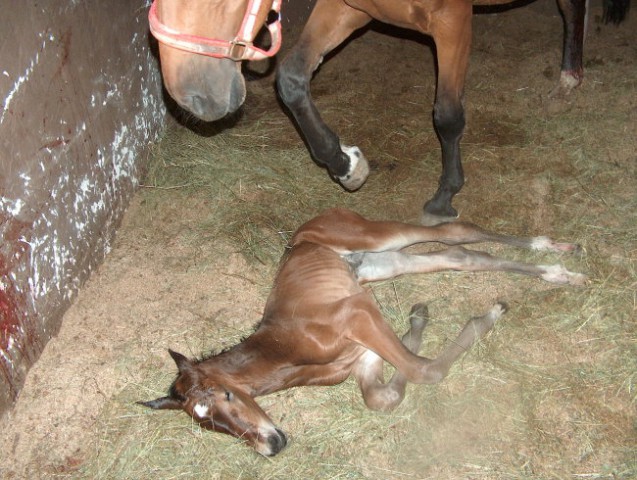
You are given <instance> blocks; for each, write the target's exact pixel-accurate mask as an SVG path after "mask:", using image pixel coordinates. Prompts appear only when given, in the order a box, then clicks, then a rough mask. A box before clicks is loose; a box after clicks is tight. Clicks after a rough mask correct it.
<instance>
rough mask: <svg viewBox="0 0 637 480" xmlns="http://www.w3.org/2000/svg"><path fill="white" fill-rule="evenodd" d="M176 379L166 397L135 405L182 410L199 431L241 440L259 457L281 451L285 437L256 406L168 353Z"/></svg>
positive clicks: (228, 383) (233, 388) (226, 383)
mask: <svg viewBox="0 0 637 480" xmlns="http://www.w3.org/2000/svg"><path fill="white" fill-rule="evenodd" d="M169 352H170V356H171V357H172V358H173V360H175V363H176V364H177V368H178V369H179V375H178V377H177V380H175V383H174V384H173V386H172V387H171V389H170V395H169V396H167V397H161V398H157V399H155V400H151V401H149V402H139V403H140V404H142V405H145V406H147V407H150V408H153V409H171V410H184V411H185V412H186V413H188V414H189V415H191V416H192V417H193V418H194V419H195V420H196V421H197V422H198V423H199V424H200V425H201V426H202V427H204V428H207V429H209V430H214V431H216V432H221V433H227V434H229V435H233V436H235V437H238V438H240V439H242V440H245V441H246V442H248V444H250V445H251V446H252V447H254V449H255V450H256V451H257V452H258V453H260V454H261V455H265V456H268V457H271V456H274V455H276V454H277V453H279V452H280V451H281V450H283V448H284V447H285V445H286V443H287V437H286V436H285V433H283V432H282V431H281V430H279V429H278V428H276V427H275V426H274V424H273V423H272V421H271V420H270V418H269V417H268V416H267V414H266V413H265V412H264V411H263V410H262V409H261V407H259V405H258V404H257V402H255V401H254V399H253V398H252V397H251V396H250V395H248V394H247V393H246V392H245V391H244V390H242V389H241V388H237V387H236V386H233V385H231V381H229V380H227V379H225V380H222V381H217V380H215V379H214V378H211V376H210V375H209V374H208V375H206V374H204V373H203V371H202V368H201V367H200V366H199V364H198V363H196V362H192V361H190V360H188V359H187V358H186V357H184V356H183V355H182V354H180V353H177V352H173V351H172V350H169Z"/></svg>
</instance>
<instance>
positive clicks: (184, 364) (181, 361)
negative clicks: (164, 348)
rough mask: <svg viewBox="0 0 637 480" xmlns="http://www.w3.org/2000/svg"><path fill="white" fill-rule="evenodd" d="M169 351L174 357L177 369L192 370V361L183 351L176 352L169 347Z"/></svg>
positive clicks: (180, 370)
mask: <svg viewBox="0 0 637 480" xmlns="http://www.w3.org/2000/svg"><path fill="white" fill-rule="evenodd" d="M168 353H170V356H171V357H173V360H174V361H175V363H176V364H177V370H179V373H183V372H185V371H187V370H190V367H191V366H192V362H191V361H190V360H188V359H187V358H186V357H185V356H184V355H182V354H181V353H178V352H175V351H173V350H171V349H170V348H169V349H168Z"/></svg>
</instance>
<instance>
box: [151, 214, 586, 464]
mask: <svg viewBox="0 0 637 480" xmlns="http://www.w3.org/2000/svg"><path fill="white" fill-rule="evenodd" d="M485 241H491V242H498V243H505V244H509V245H514V246H516V247H523V248H531V249H537V250H550V251H555V252H572V251H575V250H577V248H578V247H577V245H574V244H570V243H555V242H553V241H551V240H550V239H548V238H546V237H534V238H515V237H510V236H505V235H499V234H495V233H490V232H487V231H485V230H482V229H481V228H479V227H476V226H474V225H471V224H467V223H447V224H442V225H438V226H435V227H422V226H415V225H408V224H404V223H399V222H374V221H369V220H366V219H364V218H363V217H361V216H359V215H357V214H355V213H353V212H351V211H348V210H344V209H333V210H329V211H327V212H325V213H323V214H322V215H320V216H318V217H316V218H314V219H312V220H310V221H309V222H307V223H306V224H305V225H303V226H302V227H301V228H299V229H298V230H297V232H296V233H295V234H294V236H293V237H292V239H291V241H290V249H289V250H288V251H287V253H286V255H285V256H284V257H283V260H282V262H281V266H280V268H279V272H278V274H277V276H276V279H275V282H274V287H273V289H272V292H271V293H270V297H269V298H268V302H267V304H266V306H265V311H264V314H263V319H262V321H261V323H260V325H259V327H258V328H257V330H256V331H255V332H254V333H253V334H252V335H251V336H250V337H248V338H247V339H245V340H244V341H243V342H241V343H240V344H239V345H236V346H235V347H233V348H232V349H230V350H228V351H226V352H223V353H221V354H219V355H216V356H213V357H211V358H208V359H205V360H202V361H191V360H188V359H187V358H186V357H184V356H183V355H181V354H179V353H176V352H173V351H170V355H171V356H172V358H173V359H174V360H175V363H176V364H177V368H178V370H179V375H178V377H177V380H176V381H175V383H174V384H173V386H172V387H171V390H170V395H169V396H167V397H162V398H158V399H156V400H152V401H149V402H141V403H142V404H143V405H146V406H148V407H151V408H154V409H177V410H185V411H186V412H187V413H188V414H189V415H191V416H192V417H193V418H194V419H195V420H196V421H198V422H199V423H200V424H201V425H202V426H203V427H206V428H209V429H212V430H216V431H218V432H223V433H228V434H231V435H234V436H236V437H239V438H241V439H244V440H245V441H247V442H248V443H249V444H250V445H252V446H253V447H254V448H255V449H256V451H257V452H259V453H260V454H262V455H267V456H272V455H276V454H277V453H278V452H280V451H281V450H282V449H283V447H285V445H286V443H287V438H286V435H285V434H284V433H283V432H282V431H281V430H279V429H278V428H277V427H276V426H275V425H274V424H273V423H272V421H271V420H270V418H269V417H268V415H267V414H266V413H265V412H264V411H263V410H262V409H261V408H260V407H259V405H258V404H257V403H256V402H255V400H254V398H255V397H258V396H260V395H266V394H268V393H271V392H275V391H277V390H282V389H286V388H290V387H296V386H300V385H334V384H337V383H340V382H342V381H344V380H345V379H346V378H347V377H348V376H350V375H354V376H355V377H356V379H357V380H358V384H359V385H360V389H361V392H362V394H363V398H364V400H365V404H366V405H367V406H368V407H369V408H372V409H378V410H391V409H393V408H395V407H396V406H397V405H398V404H399V403H400V402H401V401H402V399H403V397H404V394H405V385H406V383H407V382H414V383H429V384H431V383H437V382H439V381H440V380H442V379H443V378H444V377H445V376H446V375H447V372H448V371H449V368H450V367H451V365H452V364H453V362H454V361H455V360H456V359H457V358H458V357H459V356H460V355H462V353H463V352H464V351H465V350H467V349H468V348H469V347H470V346H471V345H472V344H473V343H474V342H475V341H476V340H477V339H479V338H480V337H481V336H482V335H484V334H485V333H486V332H488V331H489V330H490V329H491V328H492V327H493V325H494V323H495V321H496V320H497V319H498V318H499V317H500V316H501V315H502V314H503V313H504V311H505V306H504V305H502V304H496V305H494V306H493V307H492V308H491V310H490V311H489V312H488V313H487V314H486V315H484V316H482V317H477V318H472V319H470V320H469V321H468V323H467V324H466V325H465V326H464V328H463V329H462V331H461V332H460V334H459V335H458V338H457V339H456V340H455V341H454V342H453V343H451V344H450V345H449V346H448V347H447V348H446V349H445V350H443V352H442V353H441V354H440V355H439V356H438V357H437V358H435V359H429V358H425V357H421V356H418V350H419V348H420V345H421V341H422V332H423V329H424V327H425V324H426V323H427V307H426V306H425V305H424V304H417V305H415V306H414V307H413V308H412V310H411V314H410V321H411V328H410V330H409V331H408V332H407V333H406V334H405V335H404V336H403V338H402V341H401V340H400V339H399V338H398V337H397V336H396V335H395V334H394V332H393V331H392V329H391V328H390V327H389V325H387V323H385V321H384V320H383V317H382V316H381V313H380V311H379V309H378V306H377V305H376V302H375V301H374V299H373V298H372V295H371V294H370V292H369V291H368V290H367V289H365V288H364V287H362V286H361V284H363V283H366V282H372V281H375V280H383V279H388V278H392V277H396V276H398V275H402V274H405V273H427V272H435V271H440V270H470V271H481V270H503V271H509V272H515V273H521V274H525V275H532V276H537V277H541V278H543V279H544V280H546V281H548V282H553V283H562V284H573V285H581V284H583V283H584V282H585V281H586V277H585V276H584V275H582V274H578V273H572V272H569V271H568V270H566V269H564V268H563V267H561V266H559V265H551V266H542V265H537V266H536V265H529V264H524V263H519V262H512V261H508V260H503V259H499V258H495V257H492V256H491V255H488V254H486V253H482V252H477V251H472V250H466V249H464V248H462V247H458V246H454V247H451V248H448V249H446V250H443V251H440V252H433V253H425V254H419V255H412V254H407V253H403V252H400V251H399V250H400V249H402V248H404V247H407V246H409V245H413V244H416V243H423V242H441V243H444V244H447V245H458V244H467V243H477V242H485ZM383 361H387V362H389V363H391V364H392V365H393V366H394V367H396V372H395V373H394V375H393V376H392V378H391V379H390V380H389V381H388V382H385V381H384V379H383Z"/></svg>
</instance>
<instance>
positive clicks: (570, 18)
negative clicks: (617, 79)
mask: <svg viewBox="0 0 637 480" xmlns="http://www.w3.org/2000/svg"><path fill="white" fill-rule="evenodd" d="M557 3H558V5H559V7H560V11H561V12H562V17H563V20H564V46H563V50H562V68H561V72H560V80H559V83H558V84H557V86H556V87H555V88H554V89H553V90H552V91H551V93H550V94H549V96H550V97H560V96H564V95H568V94H569V93H571V91H572V90H573V89H574V88H576V87H578V86H579V85H580V83H582V79H583V78H584V68H583V66H582V61H583V60H582V58H583V50H584V36H585V34H586V20H587V16H588V15H587V9H588V0H557Z"/></svg>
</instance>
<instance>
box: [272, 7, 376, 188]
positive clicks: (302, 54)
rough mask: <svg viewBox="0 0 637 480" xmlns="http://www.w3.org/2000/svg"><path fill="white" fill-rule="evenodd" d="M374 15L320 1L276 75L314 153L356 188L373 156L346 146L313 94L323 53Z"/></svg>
mask: <svg viewBox="0 0 637 480" xmlns="http://www.w3.org/2000/svg"><path fill="white" fill-rule="evenodd" d="M370 20H371V17H370V16H369V15H367V14H366V13H364V12H361V11H360V10H355V9H353V8H351V7H349V6H348V5H346V4H345V3H343V1H342V0H318V2H317V3H316V6H315V7H314V10H313V11H312V14H311V16H310V18H309V20H308V22H307V24H306V25H305V27H304V29H303V32H302V33H301V37H300V39H299V41H298V42H297V44H296V45H295V46H294V47H293V48H292V50H290V52H289V53H288V55H287V56H286V58H285V59H284V60H283V62H282V63H281V65H280V66H279V68H278V71H277V79H276V83H277V90H278V92H279V96H280V97H281V100H282V101H283V103H284V104H285V105H286V106H287V108H288V109H289V110H290V112H291V113H292V116H293V117H294V119H295V120H296V122H297V125H298V127H299V129H300V130H301V132H302V134H303V137H304V138H305V141H306V143H307V146H308V148H309V150H310V154H311V155H312V158H314V160H315V161H316V162H317V163H318V164H319V165H322V166H324V167H326V168H327V170H328V171H329V173H330V175H331V176H332V178H334V179H335V180H337V181H338V182H339V183H340V184H341V185H342V186H343V187H344V188H345V189H347V190H350V191H353V190H357V189H358V188H360V187H361V186H362V185H363V183H365V180H367V176H368V174H369V166H368V163H367V160H366V159H365V157H364V156H363V154H362V153H361V151H360V150H359V149H358V148H357V147H347V146H344V145H341V143H340V140H339V138H338V136H337V135H336V134H335V133H334V132H333V131H332V130H330V128H329V127H328V126H327V125H326V124H325V122H324V121H323V119H322V118H321V115H320V114H319V112H318V110H317V109H316V106H315V105H314V102H313V101H312V97H311V96H310V80H311V77H312V73H313V72H314V71H315V70H316V69H317V68H318V66H319V65H320V63H321V61H322V60H323V57H324V56H325V55H327V53H329V52H330V51H331V50H333V49H334V48H336V47H337V46H338V45H340V44H341V43H342V42H343V41H344V40H345V39H346V38H347V37H349V35H350V34H351V33H352V32H353V31H354V30H356V29H358V28H360V27H362V26H364V25H365V24H367V23H368V22H369V21H370Z"/></svg>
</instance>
